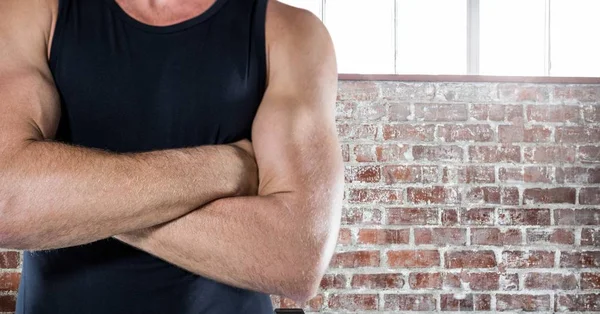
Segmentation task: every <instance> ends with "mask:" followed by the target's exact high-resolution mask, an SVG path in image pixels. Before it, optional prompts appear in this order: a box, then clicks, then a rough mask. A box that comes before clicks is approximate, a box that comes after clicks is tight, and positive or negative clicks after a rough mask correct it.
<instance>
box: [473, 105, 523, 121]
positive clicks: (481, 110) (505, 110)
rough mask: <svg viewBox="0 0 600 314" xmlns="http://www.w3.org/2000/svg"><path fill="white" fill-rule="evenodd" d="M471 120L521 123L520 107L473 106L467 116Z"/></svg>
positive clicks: (521, 113) (521, 112)
mask: <svg viewBox="0 0 600 314" xmlns="http://www.w3.org/2000/svg"><path fill="white" fill-rule="evenodd" d="M469 116H470V118H471V119H472V120H481V121H497V122H500V121H517V120H518V121H522V120H523V106H522V105H500V104H493V105H490V104H474V105H471V110H470V114H469Z"/></svg>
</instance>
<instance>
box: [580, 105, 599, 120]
mask: <svg viewBox="0 0 600 314" xmlns="http://www.w3.org/2000/svg"><path fill="white" fill-rule="evenodd" d="M583 119H584V120H585V122H587V123H598V122H600V105H598V104H595V105H587V106H584V107H583Z"/></svg>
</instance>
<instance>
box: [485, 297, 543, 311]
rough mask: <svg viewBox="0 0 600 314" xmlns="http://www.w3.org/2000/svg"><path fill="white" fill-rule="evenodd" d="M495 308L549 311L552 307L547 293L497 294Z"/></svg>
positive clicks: (502, 309) (501, 309) (500, 309)
mask: <svg viewBox="0 0 600 314" xmlns="http://www.w3.org/2000/svg"><path fill="white" fill-rule="evenodd" d="M496 309H498V310H499V311H518V310H522V311H529V312H531V311H549V310H551V309H552V306H551V304H550V296H549V295H528V294H497V295H496Z"/></svg>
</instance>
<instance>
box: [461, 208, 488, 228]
mask: <svg viewBox="0 0 600 314" xmlns="http://www.w3.org/2000/svg"><path fill="white" fill-rule="evenodd" d="M460 222H461V223H462V224H463V225H493V224H494V209H493V208H471V209H463V210H462V211H461V215H460Z"/></svg>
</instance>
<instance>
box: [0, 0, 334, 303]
mask: <svg viewBox="0 0 600 314" xmlns="http://www.w3.org/2000/svg"><path fill="white" fill-rule="evenodd" d="M212 1H214V0H212ZM212 1H210V2H208V1H200V0H196V1H191V0H190V1H182V2H181V3H183V4H185V5H182V6H180V7H178V6H177V2H175V1H168V0H163V1H151V2H141V1H119V4H120V5H122V7H123V8H124V9H125V10H126V11H127V12H128V13H130V14H131V15H132V16H133V17H136V18H138V19H140V20H141V21H143V22H146V23H148V24H154V25H169V24H172V23H175V22H178V21H182V20H185V19H187V18H190V17H191V16H194V15H197V14H199V13H200V12H202V11H203V10H205V9H206V8H207V7H208V6H209V5H208V4H209V3H212ZM24 2H27V3H29V4H28V5H27V4H22V3H24ZM123 2H126V3H123ZM32 5H37V7H36V8H37V9H38V10H36V12H37V11H39V12H37V13H36V14H39V15H36V16H35V17H36V19H35V21H40V25H39V27H31V26H29V27H25V23H26V21H32V20H34V19H32V18H31V8H32ZM3 6H4V7H3ZM161 6H162V7H163V8H166V7H170V8H172V10H170V11H165V10H162V11H161V10H159V9H157V8H160V7H161ZM15 7H16V8H17V9H15ZM19 7H23V8H21V9H19ZM44 7H47V8H48V9H47V10H44V9H43V8H44ZM177 8H180V9H177ZM182 8H185V9H182ZM191 8H194V9H195V10H196V11H190V10H191ZM8 10H11V11H10V12H11V13H4V12H9V11H8ZM28 10H29V11H28ZM157 11H161V12H169V13H168V14H165V15H159V14H155V12H157ZM49 12H50V13H49ZM191 12H194V14H191ZM26 13H28V18H27V19H25V18H22V17H21V18H19V14H22V16H24V15H25V14H26ZM55 14H56V8H55V6H53V5H48V3H47V2H44V1H42V0H4V1H3V2H0V21H2V22H0V23H2V24H0V42H5V43H8V44H6V45H5V46H0V54H8V55H9V56H10V58H11V59H10V60H11V62H4V63H0V68H2V69H3V71H2V72H0V82H2V83H0V95H2V97H0V99H3V100H4V99H7V98H6V97H7V95H8V100H7V101H4V102H2V103H0V110H2V111H3V114H2V115H1V118H0V125H1V128H2V129H1V130H0V131H2V132H3V134H7V133H8V134H10V136H8V137H5V136H3V137H2V141H3V142H2V143H1V144H2V145H1V146H2V148H1V149H2V150H1V151H0V167H1V168H0V169H1V171H2V176H1V179H0V187H1V192H0V193H1V196H2V197H1V198H0V199H1V200H8V201H5V202H4V203H3V204H2V206H1V207H0V208H1V211H0V215H1V216H0V218H1V219H0V221H2V224H1V225H0V230H1V231H0V233H1V234H2V236H1V237H0V238H1V239H2V242H1V243H0V247H18V248H28V249H31V248H42V247H62V246H70V245H76V244H80V243H79V242H81V241H82V240H81V239H84V240H83V241H87V242H90V241H91V240H93V239H101V238H105V237H107V236H112V235H114V236H115V238H117V239H119V240H121V241H124V242H126V243H128V244H130V245H132V246H135V247H137V248H140V249H142V250H144V251H146V252H148V253H150V254H153V255H155V256H157V257H159V258H162V259H164V260H166V261H168V262H170V263H172V264H174V265H177V266H180V267H182V268H184V269H187V270H189V271H191V272H194V273H196V274H200V275H203V276H205V277H208V278H212V279H214V280H217V281H220V282H223V283H226V284H229V285H232V286H236V287H241V288H246V289H251V290H256V291H261V292H264V293H271V294H277V295H282V296H286V297H289V298H291V299H294V300H296V301H299V302H304V301H306V300H308V299H310V298H311V297H312V296H314V295H315V294H316V291H317V287H318V284H319V281H320V279H321V277H322V276H323V274H324V272H325V270H326V269H327V266H328V263H329V261H330V259H331V257H332V255H333V251H334V247H335V243H336V239H337V235H338V231H339V221H340V216H341V201H342V195H343V164H342V158H341V151H340V145H339V143H338V139H337V132H336V128H335V119H334V103H335V97H336V90H337V73H336V63H335V54H334V51H333V46H332V43H331V38H330V37H329V34H328V33H327V31H326V29H325V27H324V26H323V24H322V23H321V22H320V21H319V20H318V18H316V17H315V16H314V15H312V14H311V13H309V12H307V11H304V10H299V9H296V8H292V7H290V6H287V5H284V4H281V3H279V2H276V1H271V2H269V6H268V10H267V22H266V26H267V33H266V35H267V47H266V48H267V52H268V64H269V66H268V87H267V91H266V93H265V96H264V99H263V102H262V103H261V104H260V107H259V110H258V113H257V115H256V117H255V120H254V123H253V127H252V145H249V143H245V142H241V143H238V144H237V145H233V146H232V145H223V147H219V146H207V147H198V148H193V149H188V151H185V150H172V151H161V152H149V153H145V154H119V155H116V154H110V153H107V152H101V151H97V150H91V149H86V148H81V147H77V148H75V147H72V146H68V145H64V144H59V143H56V142H52V141H51V140H49V139H51V138H52V136H53V135H54V132H55V130H56V124H57V123H58V117H59V113H58V112H57V111H58V110H59V107H58V100H57V97H56V91H55V89H54V87H53V82H52V81H51V75H50V73H49V70H48V68H47V52H48V51H49V47H48V43H49V42H51V41H50V38H51V33H52V27H51V25H53V22H54V21H55ZM2 15H5V16H4V19H3V17H2ZM13 17H14V18H13ZM5 19H8V20H9V21H8V22H6V21H3V20H5ZM6 25H9V26H6ZM28 25H29V24H28ZM49 25H50V26H49ZM36 30H37V32H36ZM15 32H17V34H14V33H15ZM18 32H21V34H18ZM24 33H26V34H24ZM22 37H25V38H22ZM6 38H9V40H8V41H7V39H6ZM12 50H18V51H12ZM42 51H44V52H45V53H44V54H43V56H44V58H42V57H41V55H42V54H41V52H42ZM0 60H6V59H4V58H0ZM0 62H2V61H0ZM4 69H8V71H4ZM34 88H35V90H39V91H40V92H37V93H33V95H31V94H32V93H31V91H32V90H34ZM228 152H229V153H231V155H228ZM223 156H225V157H223ZM227 156H229V157H227ZM249 156H250V157H251V158H248V157H249ZM57 160H58V161H60V162H56V161H57ZM236 160H237V163H238V165H240V169H242V170H243V171H241V172H240V173H241V175H240V173H238V171H237V170H231V169H230V166H231V163H232V161H233V163H234V164H235V163H236V162H235V161H236ZM250 161H254V162H255V164H254V165H253V164H252V162H250ZM253 167H254V168H256V167H258V187H257V188H255V191H254V192H253V191H252V189H253V188H252V182H250V183H248V182H245V181H244V180H242V179H241V178H242V177H244V175H243V174H244V173H245V171H249V174H250V175H249V176H246V177H254V178H256V175H254V176H253V175H252V173H253V171H256V170H252V169H253ZM233 168H235V167H233ZM190 169H191V170H192V171H190ZM228 172H231V173H228ZM159 178H160V179H159ZM249 181H254V180H252V179H250V180H249ZM215 182H219V184H215ZM232 186H233V188H232ZM190 187H192V188H190ZM71 189H76V190H77V192H78V193H72V191H71V192H65V191H68V190H71ZM216 190H218V191H216ZM232 190H234V192H232ZM132 192H133V193H132ZM224 192H225V193H224ZM32 195H35V197H31V196H32ZM82 195H86V197H82ZM211 198H212V199H211ZM192 200H193V201H192ZM192 203H194V204H193V206H191V207H192V209H190V208H189V207H190V205H192ZM34 209H35V210H34ZM75 213H77V214H75ZM10 225H12V227H11V226H10ZM81 225H84V227H80V226H81ZM117 226H118V227H117ZM71 228H74V229H71ZM33 229H42V230H43V231H40V232H35V233H34V234H36V236H30V235H29V233H30V231H31V230H33ZM90 229H91V230H90ZM117 229H118V230H117ZM19 230H26V231H27V232H20V231H19ZM61 230H68V232H64V231H61ZM57 236H58V237H59V238H60V239H61V240H60V241H55V242H54V243H48V242H51V241H52V240H49V239H44V237H46V238H49V237H50V238H51V237H57ZM78 239H79V240H78ZM7 244H10V245H9V246H7ZM224 261H235V262H231V263H229V262H224Z"/></svg>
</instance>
